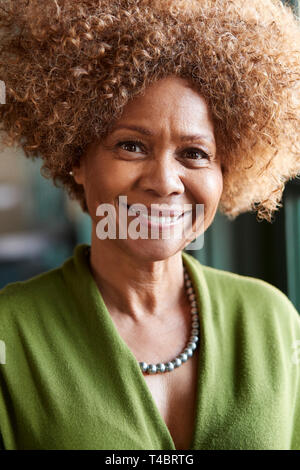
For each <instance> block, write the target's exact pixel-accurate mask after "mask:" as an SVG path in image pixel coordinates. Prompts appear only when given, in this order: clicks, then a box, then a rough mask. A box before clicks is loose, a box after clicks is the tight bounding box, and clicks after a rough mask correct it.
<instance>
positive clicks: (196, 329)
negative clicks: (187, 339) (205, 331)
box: [191, 328, 199, 336]
mask: <svg viewBox="0 0 300 470" xmlns="http://www.w3.org/2000/svg"><path fill="white" fill-rule="evenodd" d="M191 334H192V335H195V336H198V335H199V328H193V329H192V331H191Z"/></svg>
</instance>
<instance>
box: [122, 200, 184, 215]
mask: <svg viewBox="0 0 300 470" xmlns="http://www.w3.org/2000/svg"><path fill="white" fill-rule="evenodd" d="M135 205H136V209H138V208H139V205H138V204H135V203H133V204H127V209H128V212H130V209H131V208H132V209H131V211H132V214H131V215H135V213H133V209H134V206H135ZM145 209H146V211H145V210H144V212H143V213H144V214H147V215H149V216H150V215H151V216H153V217H179V216H181V215H183V214H184V213H186V212H191V210H188V211H187V210H184V209H183V208H174V207H173V208H170V209H167V208H166V207H164V208H161V209H160V208H159V207H158V208H157V207H156V206H155V205H154V207H147V206H145ZM139 210H140V209H139Z"/></svg>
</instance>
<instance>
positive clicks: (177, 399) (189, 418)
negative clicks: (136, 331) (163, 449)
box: [144, 350, 198, 450]
mask: <svg viewBox="0 0 300 470" xmlns="http://www.w3.org/2000/svg"><path fill="white" fill-rule="evenodd" d="M197 370H198V350H197V351H196V352H195V354H194V355H193V357H192V358H191V359H189V361H187V362H186V363H185V364H183V365H182V366H181V367H179V368H178V369H175V370H174V371H172V372H168V373H164V374H157V375H148V374H145V375H144V378H145V381H146V384H147V386H148V388H149V390H150V392H151V395H152V397H153V400H154V402H155V404H156V406H157V408H158V410H159V412H160V415H161V417H162V418H163V420H164V421H165V423H166V425H167V427H168V429H169V432H170V434H171V437H172V439H173V441H174V444H175V447H176V449H179V450H185V449H190V448H191V444H192V440H193V436H194V431H195V418H196V401H197V377H198V374H197Z"/></svg>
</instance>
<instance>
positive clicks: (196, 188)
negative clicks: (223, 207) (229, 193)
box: [188, 170, 223, 210]
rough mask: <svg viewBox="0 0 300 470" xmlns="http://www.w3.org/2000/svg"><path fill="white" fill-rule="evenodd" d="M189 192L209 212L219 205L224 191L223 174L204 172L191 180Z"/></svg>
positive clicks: (219, 172)
mask: <svg viewBox="0 0 300 470" xmlns="http://www.w3.org/2000/svg"><path fill="white" fill-rule="evenodd" d="M188 188H189V191H190V193H191V195H192V196H193V198H194V200H195V202H196V203H198V204H204V205H205V207H206V208H207V209H209V210H213V208H214V207H215V205H218V203H219V200H220V197H221V194H222V190H223V177H222V172H221V170H220V171H215V172H210V171H205V172H204V171H203V172H202V173H200V172H199V174H198V175H195V177H193V178H191V180H190V181H189V185H188Z"/></svg>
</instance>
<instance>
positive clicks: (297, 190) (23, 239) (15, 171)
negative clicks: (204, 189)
mask: <svg viewBox="0 0 300 470" xmlns="http://www.w3.org/2000/svg"><path fill="white" fill-rule="evenodd" d="M284 3H288V4H292V6H293V8H294V11H295V14H297V15H299V12H300V9H299V3H298V1H297V0H294V1H291V0H286V1H284ZM40 168H41V161H40V160H30V159H26V158H25V157H24V154H23V151H22V150H15V149H7V150H6V151H4V152H1V153H0V289H1V288H3V287H4V286H5V285H7V284H9V283H12V282H15V281H24V280H26V279H29V278H31V277H33V276H35V275H37V274H40V273H42V272H45V271H48V270H49V269H53V268H55V267H57V266H60V265H61V264H62V263H63V262H64V261H65V260H66V258H68V257H69V256H72V254H73V251H74V247H75V246H76V245H77V244H79V243H90V242H91V222H90V218H89V216H88V215H86V214H83V212H82V211H81V209H80V206H79V204H78V203H77V202H75V201H70V200H69V198H68V196H67V195H66V193H65V192H64V190H63V189H62V188H56V187H55V186H54V185H53V183H52V182H51V181H50V180H46V179H45V178H43V177H42V176H41V174H40ZM186 251H187V252H188V253H190V254H191V255H193V256H195V257H196V258H197V259H199V261H200V262H201V263H203V264H206V265H208V266H212V267H215V268H218V269H223V270H228V271H231V272H235V273H238V274H243V275H246V276H253V277H257V278H260V279H263V280H265V281H267V282H269V283H271V284H273V285H274V286H276V287H278V288H279V289H280V290H282V291H283V292H284V293H285V294H287V295H288V297H289V298H290V300H291V301H292V302H293V303H294V305H295V306H296V308H297V309H298V311H299V312H300V176H299V179H295V180H293V181H290V182H288V183H287V185H286V189H285V192H284V197H283V208H282V209H281V210H280V211H279V212H278V213H276V214H275V220H274V222H273V223H272V224H270V223H268V222H266V221H262V222H257V220H256V218H255V214H242V215H240V216H238V217H237V219H236V220H235V221H233V222H230V221H229V220H228V219H227V218H226V217H225V216H223V215H221V214H220V213H217V215H216V218H215V220H214V222H213V224H212V226H211V227H210V228H209V229H208V230H207V231H206V232H205V238H204V246H203V248H202V249H201V250H198V251H194V250H190V251H189V250H188V248H187V249H186Z"/></svg>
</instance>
